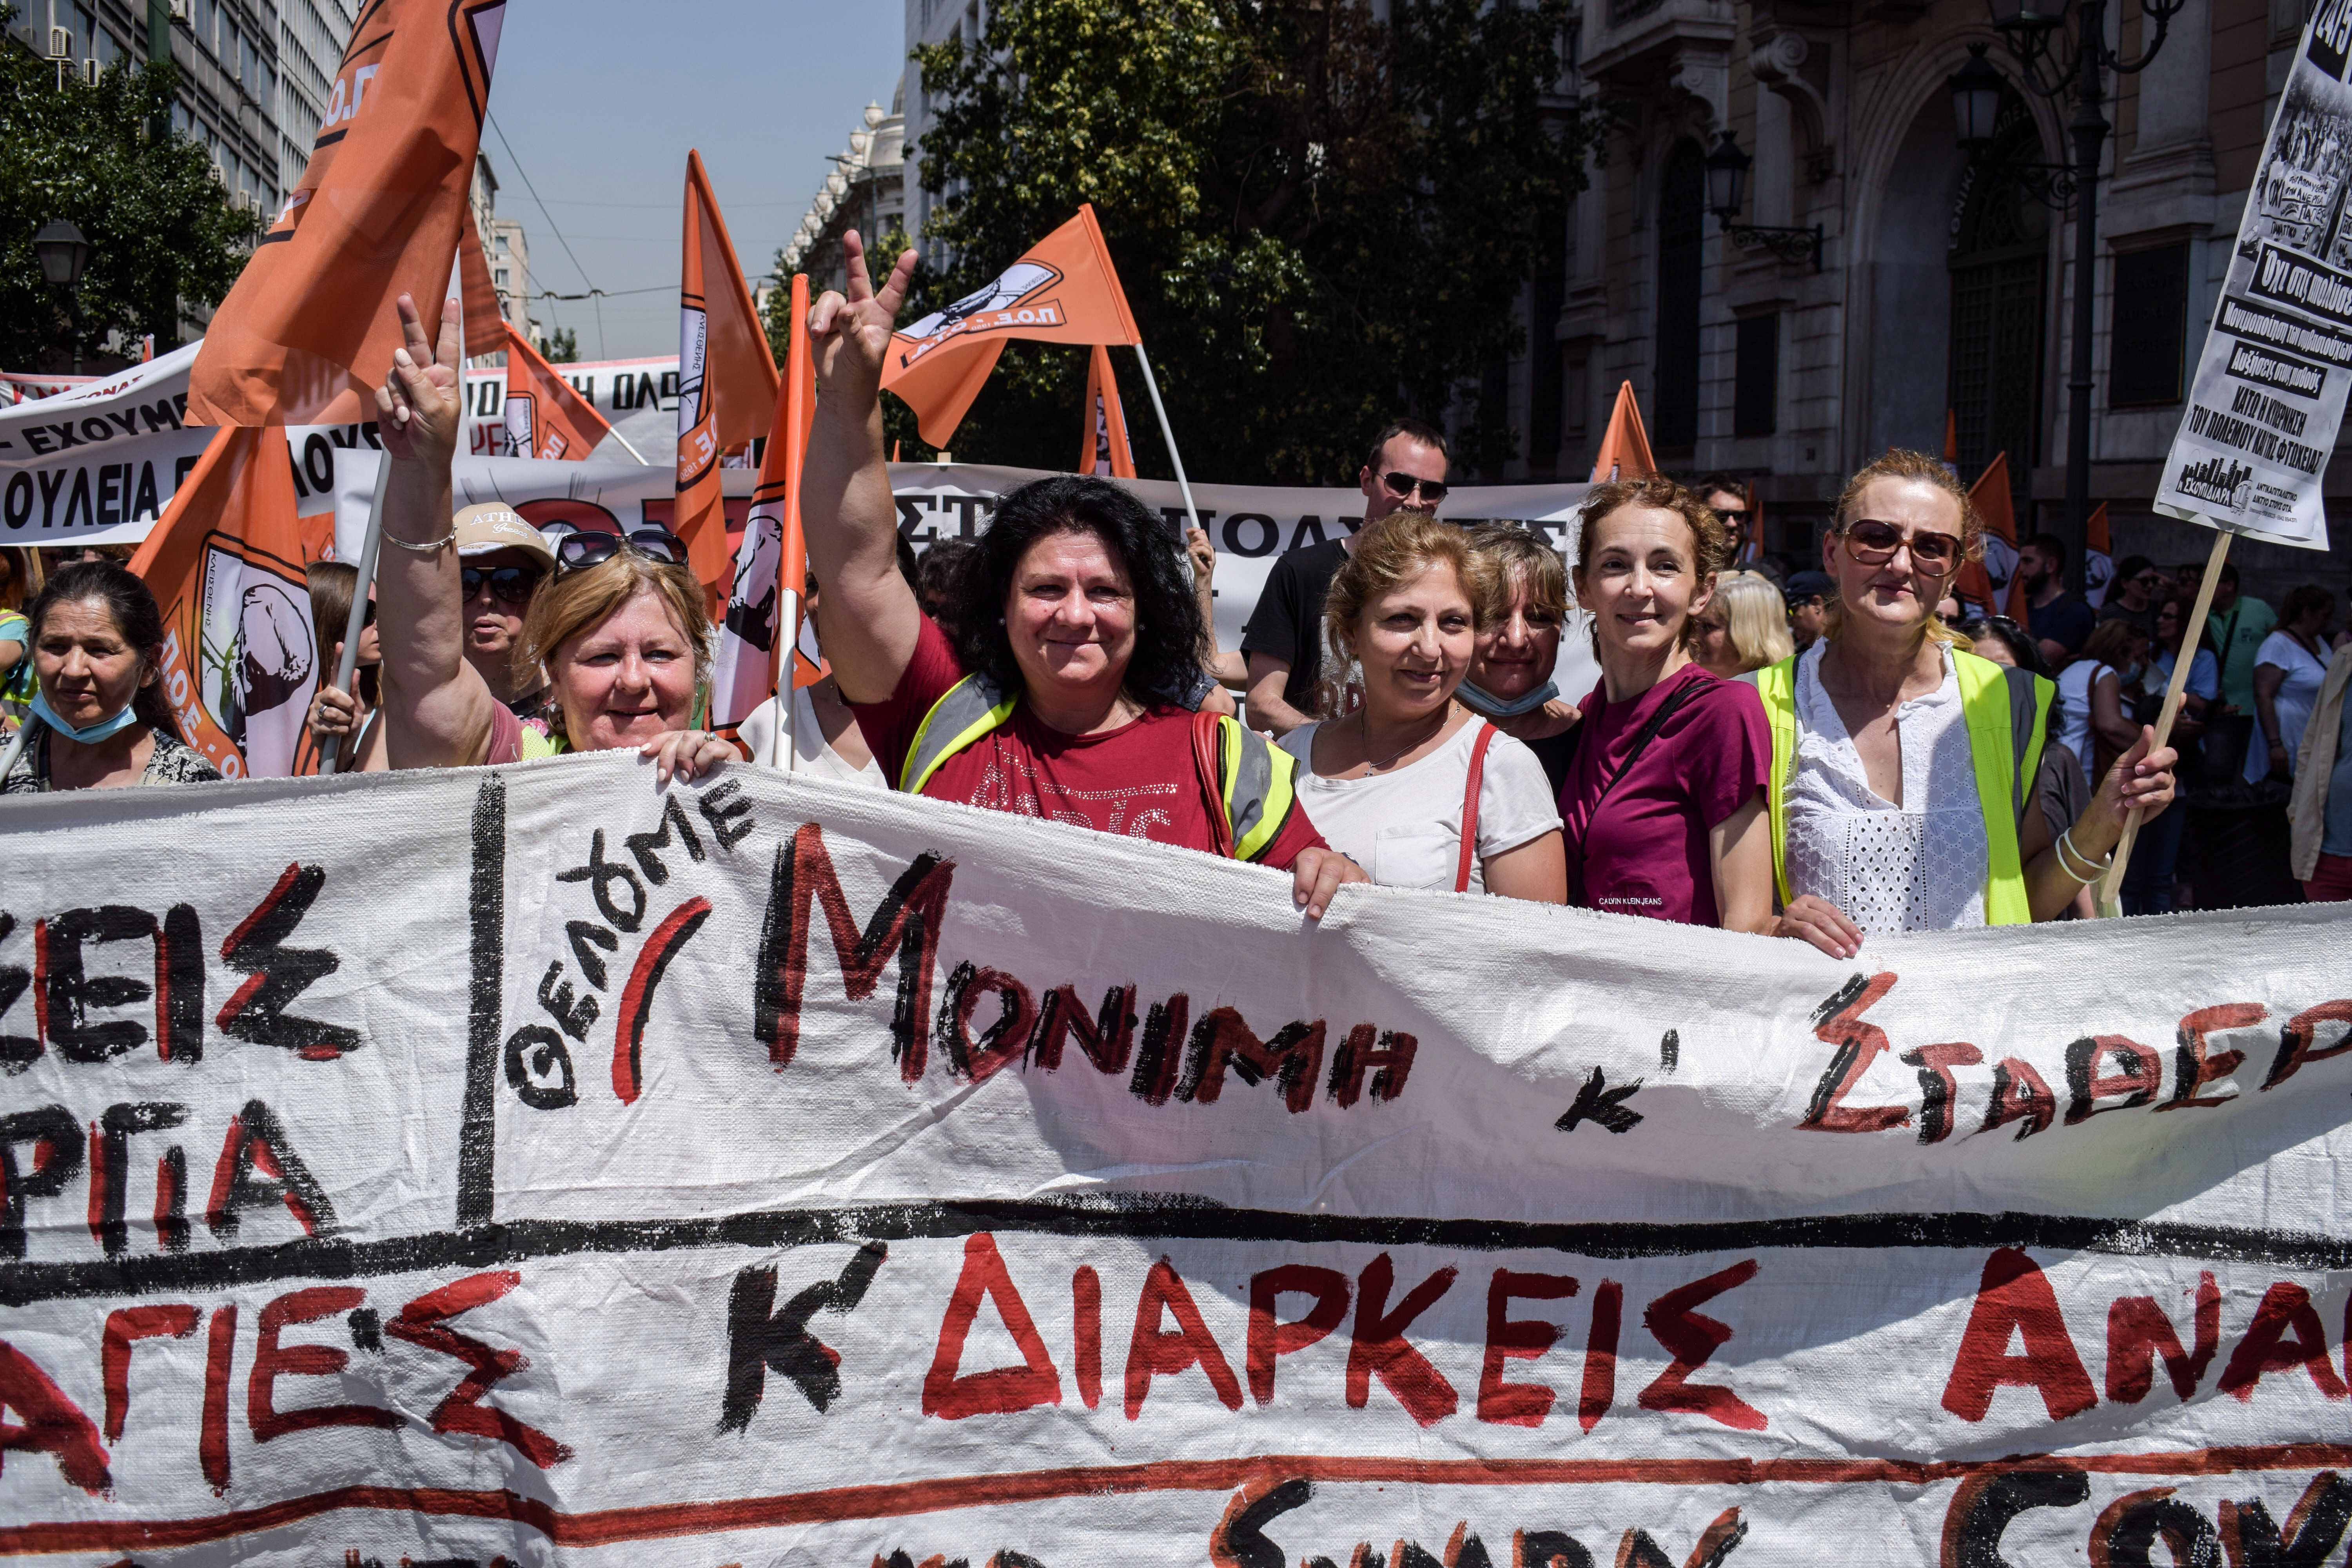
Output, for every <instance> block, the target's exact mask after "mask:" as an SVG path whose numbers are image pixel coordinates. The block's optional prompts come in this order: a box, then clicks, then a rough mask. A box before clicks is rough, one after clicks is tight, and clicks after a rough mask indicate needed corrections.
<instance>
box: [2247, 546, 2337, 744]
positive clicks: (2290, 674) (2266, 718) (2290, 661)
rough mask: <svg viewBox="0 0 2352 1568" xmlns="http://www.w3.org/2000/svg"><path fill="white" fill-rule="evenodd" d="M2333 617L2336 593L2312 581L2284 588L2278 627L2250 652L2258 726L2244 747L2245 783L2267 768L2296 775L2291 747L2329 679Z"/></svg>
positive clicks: (2298, 739) (2301, 735)
mask: <svg viewBox="0 0 2352 1568" xmlns="http://www.w3.org/2000/svg"><path fill="white" fill-rule="evenodd" d="M2335 618H2336V595H2333V594H2331V593H2329V592H2328V591H2327V590H2326V589H2325V588H2322V587H2320V586H2318V585H2317V584H2311V583H2305V584H2304V585H2303V586H2301V587H2299V588H2294V589H2290V590H2288V593H2287V596H2286V598H2285V600H2284V602H2283V603H2282V604H2281V605H2279V625H2278V630H2276V631H2274V632H2273V633H2271V635H2270V636H2268V637H2264V638H2263V646H2262V648H2261V650H2260V651H2258V652H2257V653H2256V654H2255V655H2254V723H2255V726H2256V731H2257V732H2256V734H2255V736H2254V739H2253V743H2252V744H2251V745H2249V746H2248V747H2247V748H2246V782H2247V783H2248V784H2253V783H2256V782H2257V781H2259V780H2260V779H2262V778H2263V776H2264V775H2265V774H2272V773H2275V774H2276V775H2277V776H2279V777H2280V778H2283V779H2284V778H2292V777H2294V752H2295V748H2296V747H2298V746H2300V745H2302V744H2303V727H2304V726H2305V724H2308V723H2309V722H2311V707H2312V704H2313V703H2314V702H2315V701H2317V700H2318V699H2319V688H2320V684H2321V682H2323V681H2325V680H2326V679H2327V658H2328V654H2327V623H2328V622H2330V621H2332V620H2334V619H2335Z"/></svg>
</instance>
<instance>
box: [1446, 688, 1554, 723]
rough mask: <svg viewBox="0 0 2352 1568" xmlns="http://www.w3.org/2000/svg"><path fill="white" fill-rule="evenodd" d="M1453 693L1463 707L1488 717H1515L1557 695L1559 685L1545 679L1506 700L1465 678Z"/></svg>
mask: <svg viewBox="0 0 2352 1568" xmlns="http://www.w3.org/2000/svg"><path fill="white" fill-rule="evenodd" d="M1454 695H1455V696H1457V697H1459V698H1461V699H1462V701H1463V704H1464V705H1465V707H1468V708H1470V709H1471V710H1474V711H1475V712H1479V713H1483V714H1485V715H1486V717H1487V718H1489V719H1516V718H1517V717H1518V716H1519V715H1520V714H1522V713H1532V712H1534V711H1535V710H1537V709H1538V708H1540V707H1542V706H1543V705H1544V704H1545V703H1547V702H1549V701H1550V700H1552V699H1553V698H1555V697H1557V696H1559V685H1558V684H1557V683H1555V682H1553V681H1549V680H1547V681H1545V682H1544V683H1543V684H1542V685H1541V686H1538V687H1537V688H1536V689H1534V690H1533V691H1530V692H1528V693H1527V694H1525V695H1524V696H1520V697H1515V698H1512V699H1511V700H1508V701H1506V700H1503V699H1502V698H1500V697H1497V696H1496V695H1495V694H1494V693H1493V692H1491V691H1488V690H1487V689H1485V688H1484V687H1482V686H1480V685H1479V684H1478V683H1477V682H1475V681H1474V680H1465V681H1464V682H1463V683H1462V684H1461V685H1460V686H1459V687H1458V688H1456V689H1455V690H1454Z"/></svg>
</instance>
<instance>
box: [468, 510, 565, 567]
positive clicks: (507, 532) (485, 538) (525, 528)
mask: <svg viewBox="0 0 2352 1568" xmlns="http://www.w3.org/2000/svg"><path fill="white" fill-rule="evenodd" d="M449 521H450V525H451V526H452V527H453V528H455V529H456V530H457V553H458V554H459V555H461V556H463V555H488V553H489V552H491V551H493V550H520V551H523V552H526V553H528V554H530V555H531V556H532V557H534V558H535V559H537V560H538V561H539V562H540V563H541V564H542V565H544V566H546V567H547V568H549V569H550V570H553V569H554V566H555V547H554V546H553V545H551V544H550V543H548V542H547V538H546V536H545V535H543V534H541V532H540V531H539V530H537V529H535V528H533V527H532V526H531V525H530V523H528V522H525V521H523V519H522V514H521V513H520V512H518V511H516V510H515V509H514V508H512V507H510V506H508V505H507V504H506V503H505V502H503V501H480V502H478V503H476V504H475V505H473V506H469V507H463V508H460V509H459V510H458V511H457V515H456V516H455V517H453V518H451V519H450V520H449Z"/></svg>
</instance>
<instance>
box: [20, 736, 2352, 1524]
mask: <svg viewBox="0 0 2352 1568" xmlns="http://www.w3.org/2000/svg"><path fill="white" fill-rule="evenodd" d="M0 832H5V833H6V835H7V839H8V844H9V855H10V875H9V877H8V879H7V882H6V887H5V890H0V1059H5V1063H6V1066H7V1072H6V1075H5V1077H0V1173H5V1188H4V1189H0V1190H5V1210H0V1406H5V1410H0V1446H5V1461H6V1464H5V1471H0V1555H5V1556H7V1557H9V1558H10V1559H12V1560H16V1561H27V1560H44V1561H46V1560H56V1561H60V1562H73V1563H120V1562H126V1561H127V1562H134V1563H142V1564H192V1565H193V1564H214V1563H232V1562H234V1563H245V1564H267V1565H278V1564H285V1565H289V1568H291V1565H293V1564H310V1565H314V1564H319V1563H347V1564H348V1563H374V1564H385V1565H388V1564H391V1563H397V1562H400V1561H402V1560H403V1559H406V1560H408V1561H409V1562H411V1563H444V1564H448V1563H472V1564H477V1565H481V1564H488V1563H498V1562H504V1563H510V1564H512V1563H556V1562H561V1563H578V1564H614V1565H618V1564H624V1563H625V1564H630V1565H632V1568H641V1565H645V1564H673V1563H675V1564H681V1565H683V1564H695V1565H711V1564H718V1563H754V1562H756V1563H811V1564H815V1563H824V1564H841V1563H856V1564H864V1563H869V1562H872V1561H875V1560H876V1559H877V1558H880V1559H882V1560H884V1561H887V1562H889V1563H908V1564H912V1563H923V1562H950V1561H961V1562H964V1563H973V1564H978V1563H996V1564H1000V1565H1003V1568H1017V1565H1019V1564H1024V1563H1034V1564H1045V1565H1049V1568H1060V1565H1063V1564H1073V1565H1075V1564H1087V1563H1104V1562H1144V1563H1202V1562H1204V1561H1205V1562H1211V1563H1238V1564H1249V1565H1253V1568H1255V1565H1260V1564H1263V1565H1265V1568H1274V1565H1276V1564H1291V1563H1307V1564H1309V1565H1314V1564H1320V1563H1331V1564H1335V1565H1336V1564H1341V1563H1354V1564H1357V1565H1359V1568H1362V1565H1365V1564H1368V1563H1370V1562H1371V1561H1372V1560H1373V1559H1374V1558H1375V1557H1377V1558H1378V1559H1379V1560H1380V1561H1381V1562H1382V1563H1386V1564H1390V1565H1392V1568H1403V1565H1405V1564H1412V1565H1414V1568H1427V1565H1428V1564H1432V1563H1444V1564H1453V1565H1454V1568H1481V1565H1483V1568H1501V1565H1502V1564H1504V1563H1511V1564H1513V1565H1515V1568H1522V1565H1533V1564H1538V1563H1541V1564H1555V1563H1569V1564H1575V1565H1581V1564H1591V1563H1606V1562H1611V1561H1613V1562H1614V1563H1617V1564H1619V1565H1621V1568H1664V1565H1669V1564H1684V1565H1686V1568H1696V1565H1717V1568H1720V1565H1723V1564H1729V1568H1741V1565H1743V1564H1799V1563H1807V1564H1809V1563H1819V1562H1822V1561H1823V1560H1825V1559H1834V1560H1835V1561H1838V1562H1841V1563H1844V1562H1853V1563H1865V1564H1905V1565H1926V1564H1937V1565H1943V1568H1961V1565H1974V1564H1993V1563H2050V1562H2061V1561H2088V1562H2091V1563H2114V1564H2127V1563H2149V1562H2153V1561H2159V1560H2163V1561H2171V1562H2175V1563H2221V1561H2222V1560H2223V1556H2224V1552H2225V1546H2224V1543H2226V1552H2227V1556H2228V1560H2229V1561H2230V1562H2231V1563H2233V1564H2238V1565H2241V1568H2251V1565H2252V1564H2255V1563H2314V1564H2317V1563H2328V1562H2334V1561H2336V1560H2337V1554H2338V1553H2339V1552H2341V1550H2342V1549H2343V1545H2344V1542H2345V1537H2346V1532H2347V1519H2352V1480H2347V1479H2346V1474H2345V1472H2346V1470H2347V1468H2352V1441H2347V1437H2346V1429H2345V1424H2344V1423H2345V1411H2346V1408H2347V1404H2346V1394H2347V1389H2346V1383H2345V1376H2346V1367H2345V1364H2344V1359H2343V1358H2344V1355H2345V1353H2346V1350H2347V1343H2346V1342H2347V1334H2346V1326H2347V1323H2346V1314H2347V1305H2352V1283H2347V1282H2352V1241H2347V1239H2346V1237H2347V1226H2346V1223H2345V1220H2346V1216H2345V1215H2344V1213H2343V1199H2342V1190H2343V1189H2342V1184H2341V1182H2340V1180H2339V1177H2338V1172H2339V1171H2340V1169H2341V1165H2342V1162H2343V1160H2344V1159H2345V1157H2346V1156H2347V1154H2352V1135H2347V1129H2346V1126H2345V1116H2346V1099H2345V1095H2346V1089H2347V1076H2352V1037H2347V1029H2352V997H2347V994H2346V992H2347V985H2346V976H2345V972H2344V965H2343V962H2342V953H2343V951H2344V940H2345V935H2346V931H2347V928H2346V924H2345V919H2346V917H2345V916H2344V915H2343V914H2342V912H2341V907H2340V906H2311V907H2308V908H2297V909H2293V910H2263V911H2230V912H2228V913H2225V914H2221V915H2214V916H2202V915H2189V916H2177V917H2169V918H2166V919H2161V920H2149V921H2135V922H2132V923H2131V924H2129V925H2128V926H2122V925H2117V924H2114V923H2110V922H2084V923H2080V924H2075V925H2071V926H2062V927H2054V928H2053V927H2043V928H2031V929H2029V928H2013V929H2012V928H2000V929H1990V930H1981V931H1968V932H1958V933H1951V934H1928V935H1907V936H1895V937H1874V938H1873V939H1872V940H1871V942H1870V943H1869V945H1868V946H1867V947H1866V948H1865V950H1864V953H1863V955H1862V957H1861V958H1860V959H1859V960H1857V961H1853V962H1840V961H1836V960H1832V959H1830V958H1828V957H1826V956H1824V955H1822V954H1821V953H1820V952H1815V951H1814V950H1812V949H1811V948H1810V947H1808V946H1806V945H1804V944H1802V943H1800V942H1775V941H1770V940H1768V939H1764V938H1759V937H1750V936H1744V935H1738V934H1732V933H1727V932H1720V931H1709V930H1701V929H1696V928H1686V927H1680V928H1669V927H1664V926H1661V925H1658V924H1656V923H1655V922H1650V921H1639V920H1635V919H1632V918H1628V917H1619V916H1610V915H1598V914H1591V913H1587V912H1584V911H1579V910H1565V909H1555V908H1543V907H1538V906H1534V905H1530V904H1526V903H1518V902H1513V901H1510V900H1495V899H1486V898H1479V897H1470V896H1460V895H1452V894H1444V893H1423V892H1413V891H1402V890H1397V889H1371V888H1349V889H1342V890H1341V892H1340V893H1339V897H1338V899H1337V900H1336V901H1335V903H1334V904H1333V906H1332V909H1331V910H1330V913H1329V914H1328V917H1327V918H1326V919H1325V920H1324V921H1322V922H1321V923H1320V924H1319V926H1318V925H1316V924H1313V923H1310V922H1308V921H1306V920H1304V918H1303V917H1302V916H1301V915H1300V914H1299V913H1298V911H1297V910H1296V909H1295V908H1294V906H1293V905H1292V902H1291V900H1290V893H1289V883H1288V881H1287V879H1286V878H1284V877H1282V876H1281V875H1279V874H1277V873H1276V872H1273V871H1269V870H1266V869H1264V868H1256V867H1252V866H1248V865H1244V864H1238V863H1234V862H1231V861H1224V860H1220V859H1216V858H1211V857H1208V856H1203V855H1197V854H1193V853H1191V852H1188V851H1181V850H1171V849H1168V848H1164V847H1156V846H1151V845H1146V844H1140V843H1133V842H1129V841H1127V840H1123V839H1121V838H1118V837H1113V836H1109V835H1104V834H1095V833H1088V832H1084V831H1080V830H1077V829H1075V828H1071V827H1068V826H1063V825H1061V824H1057V823H1053V822H1045V821H1035V820H1028V819H1021V818H1013V817H1008V816H1001V815H994V814H988V813H982V812H978V811H974V810H970V809H967V808H963V807H960V806H953V805H941V804H939V803H935V802H930V801H925V800H920V799H913V798H908V797H905V796H898V795H886V794H882V793H879V792H873V791H867V790H862V789H858V788H855V787H851V786H848V785H842V784H825V783H820V782H814V781H810V780H807V779H805V778H795V777H791V776H788V775H784V774H781V773H776V772H774V771H772V770H755V769H742V768H730V769H727V770H725V771H723V772H722V773H720V774H719V776H718V777H716V778H715V779H712V780H709V781H706V782H704V783H703V784H700V785H698V786H697V787H694V788H686V787H678V788H673V789H670V790H668V791H667V792H660V791H656V789H655V788H654V785H653V782H652V773H651V771H650V769H649V768H647V767H646V766H645V765H643V764H642V763H640V762H639V761H638V760H637V759H635V757H633V756H621V755H612V754H605V755H600V756H593V757H584V758H572V759H566V760H562V761H557V762H552V763H538V764H532V765H528V766H523V767H518V768H508V769H499V770H488V769H470V770H457V771H452V772H446V773H423V774H417V773H410V774H392V775H362V776H360V777H354V778H350V779H336V780H333V781H327V782H320V781H306V782H279V781H265V782H258V783H250V784H241V785H235V786H230V785H220V786H206V787H196V788H187V789H180V790H140V791H116V792H89V793H84V794H79V795H52V796H40V797H36V798H33V799H30V800H26V801H10V802H7V803H5V804H0ZM1669 939H1670V940H1669ZM2158 1542H2162V1543H2164V1545H2165V1546H2166V1547H2168V1551H2169V1556H2168V1558H2165V1559H2158V1558H2157V1557H2155V1556H2153V1555H2152V1552H2153V1551H2154V1549H2155V1547H2156V1545H2157V1543H2158ZM901 1553H903V1556H902V1555H900V1554H901Z"/></svg>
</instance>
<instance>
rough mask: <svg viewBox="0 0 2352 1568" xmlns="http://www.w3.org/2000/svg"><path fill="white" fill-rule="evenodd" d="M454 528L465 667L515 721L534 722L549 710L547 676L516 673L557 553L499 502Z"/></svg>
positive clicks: (471, 512)
mask: <svg viewBox="0 0 2352 1568" xmlns="http://www.w3.org/2000/svg"><path fill="white" fill-rule="evenodd" d="M450 522H451V526H452V527H453V528H454V529H455V530H456V531H457V580H458V592H459V593H461V594H462V595H465V603H464V605H463V607H462V609H461V612H460V613H461V615H462V616H463V617H464V626H465V632H466V642H465V649H466V662H467V663H468V664H470V665H472V666H473V667H474V668H475V669H476V670H478V671H479V672H480V674H481V677H482V683H483V684H484V685H486V686H488V688H489V689H490V695H491V696H493V697H495V698H497V699H498V700H499V701H501V702H503V703H505V704H506V705H507V707H508V709H509V710H511V711H512V712H513V714H514V716H515V717H516V718H518V719H533V718H537V717H539V716H540V713H541V709H543V708H545V707H546V706H547V691H548V689H547V676H546V673H545V672H544V671H542V670H538V669H529V670H520V671H519V670H517V669H516V668H515V661H514V649H515V644H516V643H517V642H519V641H520V640H521V637H522V621H523V616H526V615H527V614H529V613H530V600H531V595H534V594H536V593H538V592H539V587H540V584H542V583H544V582H545V581H546V580H547V577H548V574H550V573H551V572H552V571H554V570H555V550H554V547H553V546H551V545H550V544H549V543H548V542H547V539H546V536H545V535H543V534H541V532H540V531H539V530H537V529H536V528H533V527H532V526H531V525H530V523H529V522H527V521H524V520H523V519H522V517H521V516H520V514H518V513H517V512H516V511H515V510H514V509H513V508H512V507H509V506H506V505H503V504H501V503H499V502H497V501H485V502H483V503H481V504H479V505H476V506H469V507H466V508H463V509H461V510H459V511H458V512H457V516H456V517H454V518H452V519H451V520H450Z"/></svg>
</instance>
